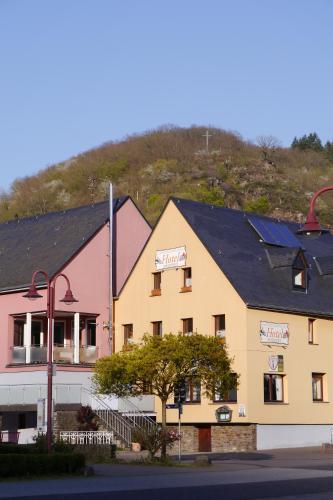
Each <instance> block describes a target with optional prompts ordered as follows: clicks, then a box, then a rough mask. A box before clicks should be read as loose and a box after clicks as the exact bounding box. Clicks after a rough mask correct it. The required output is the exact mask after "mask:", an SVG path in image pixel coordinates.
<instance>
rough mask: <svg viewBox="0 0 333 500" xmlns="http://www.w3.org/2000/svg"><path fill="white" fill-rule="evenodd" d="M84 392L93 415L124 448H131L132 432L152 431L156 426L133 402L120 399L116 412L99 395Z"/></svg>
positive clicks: (86, 390) (85, 390)
mask: <svg viewBox="0 0 333 500" xmlns="http://www.w3.org/2000/svg"><path fill="white" fill-rule="evenodd" d="M84 392H85V393H86V396H88V398H89V400H90V406H91V407H92V408H93V410H94V413H96V415H97V416H98V418H99V419H100V420H101V421H102V422H103V423H104V424H105V426H106V427H107V429H108V430H109V431H112V432H113V433H114V436H115V438H116V439H118V440H120V441H121V442H122V443H124V444H125V446H126V447H131V443H132V441H133V439H132V433H133V431H135V430H136V429H141V428H143V427H146V428H147V429H153V428H154V427H156V426H157V424H156V422H155V421H154V420H153V419H152V418H150V417H149V416H147V415H145V414H144V413H143V412H142V411H141V410H139V409H138V408H137V407H136V406H135V404H134V403H133V402H131V401H129V400H127V399H120V400H119V408H118V410H114V409H112V408H110V406H109V405H108V404H107V403H106V401H105V400H104V399H103V398H102V397H100V396H99V395H97V394H95V393H93V392H91V391H89V390H88V389H84Z"/></svg>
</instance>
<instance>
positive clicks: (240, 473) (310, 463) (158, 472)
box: [0, 448, 333, 500]
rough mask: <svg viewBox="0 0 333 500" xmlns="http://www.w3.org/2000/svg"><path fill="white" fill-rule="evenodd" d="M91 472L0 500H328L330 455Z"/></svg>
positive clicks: (310, 451)
mask: <svg viewBox="0 0 333 500" xmlns="http://www.w3.org/2000/svg"><path fill="white" fill-rule="evenodd" d="M188 458H190V457H188ZM94 468H95V471H96V475H95V476H91V477H83V478H82V477H80V478H68V479H48V480H31V481H16V482H1V483H0V499H5V498H8V499H9V498H22V499H23V498H24V499H25V500H27V498H29V497H30V498H34V499H36V500H43V499H46V498H48V499H49V500H60V499H61V500H76V499H88V498H89V499H90V500H91V499H92V500H102V499H109V498H111V499H112V500H134V499H135V500H140V499H145V498H148V499H149V500H155V499H156V500H164V499H165V500H166V499H168V500H177V499H182V500H199V499H200V500H213V499H214V500H216V499H219V498H223V500H234V499H240V500H241V499H243V500H250V499H251V500H254V499H260V498H270V499H272V500H277V499H284V500H293V499H298V500H300V499H302V500H314V499H315V500H323V499H332V500H333V453H323V452H322V451H321V449H320V448H307V449H297V450H274V451H268V452H254V453H245V454H240V453H233V454H223V455H222V454H221V455H213V464H212V465H211V466H207V467H194V466H183V467H157V466H144V465H125V464H121V465H109V464H97V465H95V466H94Z"/></svg>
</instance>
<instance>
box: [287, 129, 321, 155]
mask: <svg viewBox="0 0 333 500" xmlns="http://www.w3.org/2000/svg"><path fill="white" fill-rule="evenodd" d="M291 147H292V148H293V149H295V148H298V149H300V150H301V151H305V150H307V149H311V150H312V151H317V152H320V151H322V150H323V145H322V143H321V140H320V139H319V137H318V135H317V134H316V132H312V133H311V134H309V135H306V134H305V135H303V136H302V137H300V138H299V139H297V137H295V138H294V140H293V142H292V143H291Z"/></svg>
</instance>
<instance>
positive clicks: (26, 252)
mask: <svg viewBox="0 0 333 500" xmlns="http://www.w3.org/2000/svg"><path fill="white" fill-rule="evenodd" d="M127 199H128V197H123V198H117V199H116V200H114V202H113V206H114V211H116V210H118V209H119V208H120V207H121V206H122V204H123V203H124V202H125V201H126V200H127ZM108 220H109V202H108V201H105V202H101V203H96V204H95V205H87V206H83V207H78V208H73V209H69V210H64V211H61V212H52V213H48V214H45V215H38V216H34V217H27V218H24V219H15V220H12V221H8V222H5V223H2V224H0V291H6V290H13V289H16V288H22V287H25V286H27V285H29V284H30V282H31V276H32V273H33V272H34V271H35V270H37V269H43V270H44V271H46V272H47V274H48V275H49V276H52V275H54V274H55V273H56V272H58V271H59V270H60V269H61V268H62V267H63V266H64V265H65V264H66V263H67V262H68V261H69V260H70V259H71V258H72V257H73V256H74V255H75V254H76V253H77V252H78V251H79V250H80V249H81V248H82V246H84V245H85V244H86V243H87V241H88V240H89V239H90V238H91V237H92V236H93V235H94V234H95V233H96V232H97V231H98V230H99V229H100V228H101V227H102V226H103V225H104V224H105V222H106V221H108ZM42 282H43V281H42V278H41V281H40V283H42Z"/></svg>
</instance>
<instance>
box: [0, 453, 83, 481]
mask: <svg viewBox="0 0 333 500" xmlns="http://www.w3.org/2000/svg"><path fill="white" fill-rule="evenodd" d="M84 467H85V457H84V455H80V454H71V455H69V454H62V453H53V454H50V455H47V454H37V453H36V454H31V453H28V454H27V453H25V454H20V453H19V454H17V453H15V454H6V455H0V477H17V476H43V475H50V474H78V473H81V472H82V471H83V469H84Z"/></svg>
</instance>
